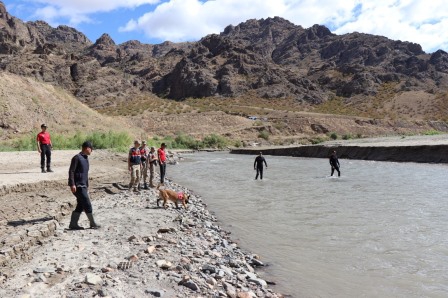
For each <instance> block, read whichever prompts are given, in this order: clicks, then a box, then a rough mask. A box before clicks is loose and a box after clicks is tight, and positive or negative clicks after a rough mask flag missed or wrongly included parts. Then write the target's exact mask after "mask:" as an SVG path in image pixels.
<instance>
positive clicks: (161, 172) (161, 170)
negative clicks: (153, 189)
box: [160, 162, 166, 183]
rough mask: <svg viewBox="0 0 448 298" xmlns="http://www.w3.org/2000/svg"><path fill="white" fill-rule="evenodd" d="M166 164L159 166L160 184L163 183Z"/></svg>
mask: <svg viewBox="0 0 448 298" xmlns="http://www.w3.org/2000/svg"><path fill="white" fill-rule="evenodd" d="M165 173H166V163H165V162H164V163H161V164H160V183H165Z"/></svg>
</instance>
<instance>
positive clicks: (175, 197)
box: [157, 186, 190, 209]
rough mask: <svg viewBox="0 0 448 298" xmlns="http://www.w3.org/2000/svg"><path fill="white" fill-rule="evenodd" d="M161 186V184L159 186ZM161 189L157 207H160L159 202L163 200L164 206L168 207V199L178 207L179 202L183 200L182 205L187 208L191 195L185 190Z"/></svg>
mask: <svg viewBox="0 0 448 298" xmlns="http://www.w3.org/2000/svg"><path fill="white" fill-rule="evenodd" d="M159 187H160V186H159ZM159 187H157V189H158V190H159V198H158V199H157V207H159V202H160V201H163V207H164V208H165V209H166V208H168V201H171V202H173V203H174V204H175V205H176V208H177V209H179V205H178V204H179V202H182V205H183V206H184V208H185V209H187V203H188V201H189V200H190V195H189V194H186V193H184V192H179V193H178V192H175V191H174V190H171V189H160V188H159Z"/></svg>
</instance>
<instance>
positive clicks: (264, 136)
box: [258, 129, 269, 141]
mask: <svg viewBox="0 0 448 298" xmlns="http://www.w3.org/2000/svg"><path fill="white" fill-rule="evenodd" d="M258 137H259V138H261V139H265V140H266V141H267V140H269V132H268V131H267V130H265V129H263V130H262V131H260V133H259V134H258Z"/></svg>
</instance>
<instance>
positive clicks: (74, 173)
mask: <svg viewBox="0 0 448 298" xmlns="http://www.w3.org/2000/svg"><path fill="white" fill-rule="evenodd" d="M92 150H93V146H92V143H91V142H89V141H86V142H84V143H83V144H82V149H81V152H80V153H78V154H76V155H75V156H74V157H73V158H72V161H71V163H70V168H69V170H68V185H69V186H70V190H71V191H72V193H73V194H74V195H75V197H76V202H77V204H76V208H75V210H74V211H73V212H72V217H71V219H70V225H69V229H71V230H83V229H84V228H83V227H80V226H79V225H78V220H79V217H80V216H81V213H82V212H83V211H84V212H85V213H86V215H87V218H88V219H89V222H90V228H92V229H99V228H100V225H98V224H96V222H95V220H94V219H93V214H92V203H91V202H90V198H89V192H88V188H89V155H90V154H91V153H92Z"/></svg>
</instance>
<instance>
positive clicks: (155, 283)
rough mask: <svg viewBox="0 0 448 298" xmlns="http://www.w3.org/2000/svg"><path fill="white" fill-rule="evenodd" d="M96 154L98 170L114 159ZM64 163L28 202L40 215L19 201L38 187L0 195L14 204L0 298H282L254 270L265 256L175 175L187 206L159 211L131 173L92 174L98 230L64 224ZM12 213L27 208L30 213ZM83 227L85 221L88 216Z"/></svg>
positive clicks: (67, 200)
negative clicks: (241, 242) (131, 184)
mask: <svg viewBox="0 0 448 298" xmlns="http://www.w3.org/2000/svg"><path fill="white" fill-rule="evenodd" d="M95 153H97V157H96V158H97V159H96V160H95V155H93V156H92V165H94V167H93V168H92V170H93V171H94V172H95V166H96V167H99V166H100V164H101V162H100V161H101V160H103V161H104V160H109V158H108V157H107V156H108V155H107V154H106V153H105V154H101V153H98V152H95ZM112 159H113V158H112ZM120 160H121V161H122V157H120V156H116V158H115V160H109V161H110V162H109V165H110V164H115V166H116V167H117V168H120V166H121V163H117V161H120ZM56 163H57V160H56ZM123 165H124V164H123ZM63 168H64V171H62V169H60V170H61V171H59V169H58V168H55V169H56V171H55V172H56V173H55V176H53V177H52V176H42V175H40V176H38V177H45V178H47V179H48V178H50V177H52V178H53V179H54V180H56V181H54V182H51V183H50V182H48V181H47V182H46V184H45V183H43V184H44V185H46V186H45V187H48V188H49V189H48V191H47V192H46V193H47V195H44V194H43V193H45V187H44V188H42V187H41V186H39V185H38V184H36V185H35V186H34V187H35V190H34V196H33V197H31V198H30V202H32V203H33V204H36V206H40V207H42V208H35V211H33V207H32V206H29V207H28V208H21V207H20V206H21V205H27V202H26V197H29V194H30V193H33V191H32V190H30V189H26V194H27V195H25V190H24V192H21V187H19V186H16V187H10V186H3V187H4V188H6V189H10V190H11V189H12V190H13V191H4V192H3V194H2V196H1V197H0V199H1V200H2V202H9V203H10V204H9V205H8V206H12V207H11V209H10V212H9V213H5V212H4V211H3V213H1V215H2V216H3V218H2V219H1V220H0V222H1V224H2V225H4V226H5V227H4V229H2V230H0V232H1V234H0V243H1V246H0V258H1V257H3V259H2V260H3V261H2V264H3V267H0V285H1V287H0V297H283V296H282V295H281V294H278V293H275V292H274V291H273V290H272V289H270V288H269V284H270V282H269V281H266V280H263V279H261V278H259V276H258V275H257V273H256V272H255V270H256V269H257V267H260V266H263V265H264V264H263V262H262V260H260V259H259V257H258V256H257V255H254V254H251V253H249V252H246V251H244V250H243V249H241V248H240V247H239V246H238V244H237V243H235V242H234V241H232V239H231V237H230V234H229V232H227V231H224V230H222V229H221V227H220V226H219V224H218V222H217V219H216V218H215V216H214V215H213V214H211V213H210V212H209V211H208V210H207V208H206V204H205V203H204V200H203V198H201V197H199V196H198V195H196V194H194V193H192V192H191V191H190V190H188V189H185V188H183V187H181V186H179V185H177V184H175V183H173V182H171V181H169V182H168V185H167V187H169V188H170V189H174V190H176V191H185V192H189V193H191V194H192V197H191V200H190V204H189V207H188V209H187V210H184V209H175V208H174V206H172V205H171V206H170V207H169V208H168V209H167V210H165V209H163V208H158V207H157V204H156V201H157V195H158V191H157V190H155V189H149V190H142V191H141V192H131V191H128V190H125V188H124V187H123V185H125V184H126V182H127V178H128V177H127V175H123V174H125V172H124V173H123V172H116V173H115V175H113V174H111V176H110V178H111V179H109V181H108V182H107V183H106V182H103V183H98V182H95V179H93V181H92V182H93V187H91V188H92V198H93V208H94V214H95V217H96V220H97V221H98V222H99V223H100V224H101V225H102V228H101V229H99V230H91V229H86V230H81V231H71V230H67V226H68V222H69V218H68V216H67V215H68V214H69V213H70V211H71V208H72V207H73V200H74V198H73V197H72V196H71V195H70V194H69V193H68V191H67V189H66V186H65V185H64V183H63V181H64V180H65V179H64V180H58V179H57V178H60V177H59V176H58V172H60V175H63V172H65V170H66V168H65V167H63ZM97 172H101V171H98V169H97ZM0 174H2V173H0ZM50 175H51V174H50ZM118 177H121V179H120V178H118ZM41 179H42V178H41ZM96 179H99V178H98V177H97V178H96ZM110 180H115V182H112V181H110ZM48 183H50V184H48ZM50 188H51V189H53V188H59V189H63V190H64V191H65V193H66V194H63V193H62V192H57V191H55V190H53V192H52V191H51V190H50ZM21 195H22V197H20V196H21ZM18 198H22V199H21V200H19V201H16V202H15V204H13V203H11V200H14V199H18ZM14 206H17V207H14ZM43 206H49V208H48V210H44V208H43ZM51 206H53V207H51ZM57 206H59V207H60V208H57ZM8 210H9V209H8ZM14 210H27V212H26V213H23V214H26V215H27V218H24V215H22V213H20V212H19V214H16V216H14V214H13V212H14ZM80 224H81V225H83V226H85V227H87V226H88V221H87V218H86V217H85V215H83V216H82V218H81V222H80Z"/></svg>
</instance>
